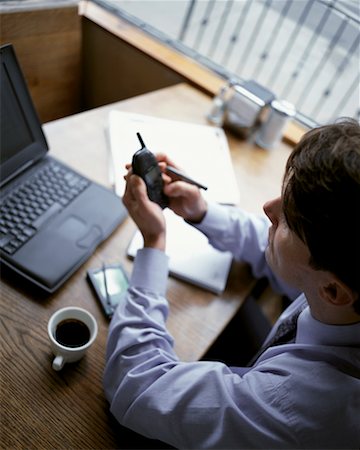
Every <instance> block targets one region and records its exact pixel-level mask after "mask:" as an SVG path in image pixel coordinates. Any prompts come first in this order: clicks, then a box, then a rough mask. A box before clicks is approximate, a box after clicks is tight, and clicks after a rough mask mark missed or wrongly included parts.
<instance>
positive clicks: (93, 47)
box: [82, 17, 185, 109]
mask: <svg viewBox="0 0 360 450" xmlns="http://www.w3.org/2000/svg"><path fill="white" fill-rule="evenodd" d="M82 39H83V41H82V43H83V52H82V54H83V62H82V66H83V75H84V76H83V107H84V109H89V108H94V107H97V106H101V105H105V104H108V103H112V102H115V101H118V100H123V99H126V98H130V97H134V96H136V95H140V94H144V93H146V92H151V91H153V90H156V89H160V88H163V87H167V86H172V85H174V84H177V83H180V82H183V81H185V79H184V78H183V77H182V76H181V75H179V74H177V73H176V72H174V71H173V70H171V69H169V68H168V67H166V66H164V65H163V64H161V63H160V62H159V61H157V60H156V59H154V58H151V57H150V56H148V55H147V54H145V53H144V52H142V51H141V50H139V49H137V48H136V47H134V46H132V45H131V44H129V43H127V42H125V41H124V40H122V39H119V38H118V37H117V36H116V35H114V34H112V33H110V32H108V31H107V30H105V29H104V28H102V27H101V26H99V25H97V24H95V23H94V22H92V21H91V20H88V19H86V18H85V17H83V21H82Z"/></svg>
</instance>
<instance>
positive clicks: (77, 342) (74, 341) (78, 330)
mask: <svg viewBox="0 0 360 450" xmlns="http://www.w3.org/2000/svg"><path fill="white" fill-rule="evenodd" d="M55 339H56V340H57V341H58V342H59V344H61V345H64V346H65V347H81V346H82V345H85V344H86V343H87V342H89V339H90V330H89V328H88V327H87V325H86V324H85V323H84V322H81V321H80V320H77V319H65V320H63V321H62V322H60V323H59V324H58V326H57V327H56V330H55Z"/></svg>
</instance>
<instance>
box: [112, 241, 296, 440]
mask: <svg viewBox="0 0 360 450" xmlns="http://www.w3.org/2000/svg"><path fill="white" fill-rule="evenodd" d="M167 263H168V261H167V257H166V255H165V254H164V253H162V252H160V251H158V250H154V249H142V250H140V251H139V252H138V254H137V256H136V258H135V262H134V270H133V273H132V276H131V279H130V287H129V290H128V294H127V296H126V297H125V299H124V302H122V304H120V305H119V307H118V308H117V310H116V312H115V314H114V316H113V319H112V321H111V324H110V329H109V336H108V343H107V352H106V366H105V372H104V389H105V394H106V397H107V399H108V400H109V402H110V410H111V412H112V414H113V415H114V416H115V417H116V419H117V420H118V421H119V423H121V424H122V425H124V426H126V427H128V428H131V429H133V430H134V431H136V432H138V433H141V434H143V435H145V436H147V437H150V438H155V439H159V440H162V441H163V442H167V443H169V444H171V445H173V446H174V447H176V448H189V449H190V448H253V447H254V446H257V447H260V446H263V447H264V448H265V447H266V446H268V445H269V443H273V444H274V446H275V447H277V448H281V447H282V446H283V444H284V442H286V443H287V444H289V442H291V443H293V444H294V446H295V447H296V445H297V444H298V443H296V442H295V443H294V442H293V438H292V437H291V435H290V432H289V431H288V421H289V415H288V414H287V413H286V411H284V413H282V411H281V405H282V400H283V399H282V398H281V395H282V393H281V392H280V391H279V390H278V389H277V387H278V386H280V385H281V384H282V379H281V378H282V377H281V375H278V374H275V375H272V374H269V373H262V372H261V371H259V372H257V371H256V370H251V373H250V372H249V373H247V374H246V375H244V376H242V377H240V376H239V375H237V374H234V373H233V372H232V371H231V370H230V369H229V368H228V367H227V366H226V365H224V364H222V363H220V362H206V361H203V362H182V361H179V359H178V357H177V356H176V354H175V352H174V350H173V339H172V337H171V336H170V334H169V332H168V331H167V329H166V325H165V321H166V317H167V314H168V303H167V301H166V299H165V297H164V294H165V290H166V279H167V270H168V269H167ZM150 268H151V269H150ZM279 405H280V407H279Z"/></svg>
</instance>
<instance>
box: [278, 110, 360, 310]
mask: <svg viewBox="0 0 360 450" xmlns="http://www.w3.org/2000/svg"><path fill="white" fill-rule="evenodd" d="M283 209H284V215H285V219H286V221H287V223H288V226H289V228H290V229H291V230H292V231H294V233H295V234H296V235H297V236H298V237H299V238H300V239H301V240H302V241H303V242H304V243H305V244H306V245H307V247H308V248H309V251H310V254H311V258H310V261H309V263H310V265H311V266H312V267H313V268H315V269H318V270H326V271H329V272H331V273H333V274H334V275H336V276H337V277H338V278H339V279H340V280H341V281H343V282H344V283H345V284H346V285H347V286H348V287H350V288H351V289H352V290H353V291H355V292H356V293H357V294H358V298H357V300H356V302H355V304H354V308H355V311H356V312H357V313H358V314H360V295H359V294H360V263H359V261H360V125H359V124H358V123H357V122H356V121H355V120H353V119H341V120H339V121H338V122H336V123H334V124H332V125H325V126H322V127H319V128H315V129H313V130H311V131H309V132H308V133H306V134H305V135H304V136H303V138H302V139H301V141H300V142H299V143H298V145H297V146H296V147H295V148H294V150H293V152H292V153H291V155H290V157H289V159H288V161H287V165H286V170H285V176H284V184H283Z"/></svg>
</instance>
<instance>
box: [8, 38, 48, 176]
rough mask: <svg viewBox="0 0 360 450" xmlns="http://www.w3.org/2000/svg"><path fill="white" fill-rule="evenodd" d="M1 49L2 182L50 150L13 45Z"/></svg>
mask: <svg viewBox="0 0 360 450" xmlns="http://www.w3.org/2000/svg"><path fill="white" fill-rule="evenodd" d="M0 51H1V74H0V80H1V85H0V88H1V89H0V95H1V98H0V105H1V110H0V139H1V140H0V160H1V169H0V173H1V175H0V179H1V185H3V184H4V183H5V182H7V181H8V180H10V179H11V178H13V177H14V176H15V175H17V174H18V173H20V172H21V171H22V170H24V169H25V168H27V167H28V166H29V165H31V164H32V163H33V162H35V161H37V160H38V159H39V158H41V157H42V156H43V155H44V154H45V153H46V152H47V150H48V147H47V143H46V139H45V136H44V134H43V132H42V128H41V124H40V122H39V119H38V116H37V113H36V111H35V108H34V106H33V103H32V100H31V98H30V96H29V93H28V90H27V86H26V84H25V80H24V77H23V75H22V72H21V69H20V66H19V64H18V61H17V59H16V56H15V53H14V51H13V48H12V46H11V45H4V46H2V47H1V48H0Z"/></svg>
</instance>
